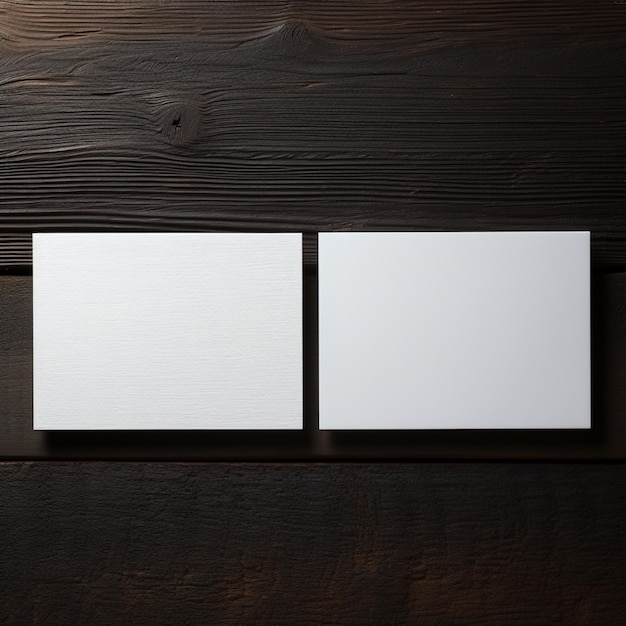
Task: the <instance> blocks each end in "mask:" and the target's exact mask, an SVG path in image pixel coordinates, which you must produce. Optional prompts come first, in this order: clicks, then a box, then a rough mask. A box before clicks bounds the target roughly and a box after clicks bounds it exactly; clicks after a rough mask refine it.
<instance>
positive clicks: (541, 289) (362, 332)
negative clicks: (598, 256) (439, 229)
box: [319, 232, 591, 429]
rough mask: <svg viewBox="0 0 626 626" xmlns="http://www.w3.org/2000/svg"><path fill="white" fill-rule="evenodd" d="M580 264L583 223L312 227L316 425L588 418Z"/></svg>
mask: <svg viewBox="0 0 626 626" xmlns="http://www.w3.org/2000/svg"><path fill="white" fill-rule="evenodd" d="M589 266H590V258H589V233H588V232H488V233H417V232H401V233H322V234H320V235H319V386H320V403H319V422H320V428H322V429H485V428H492V429H504V428H589V427H590V426H591V409H590V395H591V391H590V376H591V373H590V369H591V367H590V295H589V290H590V267H589Z"/></svg>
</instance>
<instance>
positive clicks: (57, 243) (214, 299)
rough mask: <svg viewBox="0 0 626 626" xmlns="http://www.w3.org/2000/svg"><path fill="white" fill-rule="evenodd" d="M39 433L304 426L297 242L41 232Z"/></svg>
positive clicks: (284, 237)
mask: <svg viewBox="0 0 626 626" xmlns="http://www.w3.org/2000/svg"><path fill="white" fill-rule="evenodd" d="M33 291H34V293H33V296H34V394H33V395H34V397H33V401H34V409H33V412H34V420H33V421H34V428H35V429H38V430H41V429H44V430H56V429H81V430H82V429H89V430H91V429H300V428H302V240H301V235H299V234H235V233H227V234H222V233H220V234H209V233H203V234H190V233H176V234H175V233H163V234H130V233H125V234H113V233H106V234H99V233H98V234H96V233H90V234H35V235H33Z"/></svg>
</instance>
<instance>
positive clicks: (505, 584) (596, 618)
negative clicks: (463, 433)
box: [0, 463, 626, 626]
mask: <svg viewBox="0 0 626 626" xmlns="http://www.w3.org/2000/svg"><path fill="white" fill-rule="evenodd" d="M625 484H626V468H624V467H622V466H620V467H616V466H611V465H603V466H595V465H586V466H585V465H533V466H529V465H516V464H512V465H492V464H481V465H459V464H448V465H437V464H434V465H431V464H426V465H395V464H392V465H385V466H378V467H367V466H363V465H341V464H338V465H309V466H291V467H290V469H289V471H288V472H287V471H285V470H284V467H283V466H280V465H245V464H244V465H224V464H215V465H202V464H200V465H185V464H170V465H155V464H142V465H137V464H110V463H108V464H99V463H95V464H87V465H83V466H80V469H79V468H78V467H76V466H75V465H71V464H69V465H67V464H39V463H36V464H30V465H28V464H27V465H25V464H2V465H0V499H1V501H2V502H3V507H2V514H1V515H0V530H1V531H2V532H0V548H1V550H2V560H1V563H0V584H1V585H2V589H3V594H2V601H1V602H0V621H2V623H3V624H7V626H10V625H22V624H36V623H46V624H70V623H71V624H77V625H81V624H89V625H90V626H98V625H100V624H102V625H106V626H109V625H110V624H125V625H126V626H132V625H135V624H136V625H138V626H139V625H141V626H149V625H161V624H189V625H193V624H221V625H225V626H227V625H229V624H233V625H235V624H236V625H237V626H242V625H246V624H285V625H289V626H291V625H292V624H303V625H313V624H315V625H326V624H327V625H329V626H330V625H333V626H334V625H337V624H345V625H349V624H354V625H355V626H356V625H358V626H367V625H372V626H374V625H375V626H380V625H382V624H393V625H398V624H407V625H408V624H424V625H425V626H428V625H435V624H463V625H471V624H475V625H479V624H480V625H482V624H496V625H498V626H500V625H502V624H508V625H511V626H514V625H517V624H519V625H520V626H521V625H523V626H529V625H533V624H556V623H563V624H568V625H572V626H575V625H581V626H582V625H585V626H590V625H593V624H599V625H605V624H620V623H621V622H622V620H623V616H624V614H625V612H626V599H625V597H624V594H623V581H624V578H625V577H626V542H625V541H624V536H625V535H626V505H625V503H624V499H623V497H622V496H623V490H624V486H625Z"/></svg>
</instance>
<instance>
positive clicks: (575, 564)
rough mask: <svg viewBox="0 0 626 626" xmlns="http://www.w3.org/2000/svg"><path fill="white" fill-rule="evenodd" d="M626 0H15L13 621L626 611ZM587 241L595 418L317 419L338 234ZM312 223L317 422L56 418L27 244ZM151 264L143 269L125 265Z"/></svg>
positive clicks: (7, 574) (576, 615) (1, 393)
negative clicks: (270, 425)
mask: <svg viewBox="0 0 626 626" xmlns="http://www.w3.org/2000/svg"><path fill="white" fill-rule="evenodd" d="M625 68H626V3H624V2H622V1H621V0H601V1H598V0H570V1H566V0H561V1H556V0H544V1H542V2H527V1H523V2H522V1H521V0H505V1H504V2H502V1H500V2H495V1H491V0H488V1H486V2H476V1H474V0H468V1H467V2H459V1H453V0H443V1H442V2H432V3H430V4H429V3H422V2H400V1H398V0H390V1H382V0H381V1H379V2H355V1H354V0H352V1H351V2H348V1H346V0H337V1H334V2H307V1H292V2H286V1H284V0H277V1H275V2H269V1H267V0H255V1H251V0H249V1H241V2H231V1H206V2H204V1H199V0H180V1H177V2H175V1H174V0H171V1H169V0H163V1H158V2H156V1H155V2H152V1H148V0H146V1H141V0H137V1H134V0H130V1H127V0H110V1H107V2H99V3H92V2H87V1H85V0H77V1H76V2H72V3H66V2H60V1H58V0H13V1H4V2H0V122H1V123H0V460H1V461H2V462H0V503H1V507H2V508H1V513H0V555H1V557H0V590H1V592H0V623H2V624H13V625H21V624H53V625H57V624H59V625H61V624H63V625H64V624H95V625H100V624H102V625H107V626H108V625H112V624H125V625H128V624H137V625H138V626H143V625H147V624H159V625H160V624H177V625H178V624H233V625H235V624H237V625H242V624H264V623H267V624H285V625H291V624H315V625H321V624H328V625H331V624H355V625H365V624H372V625H378V624H442V625H448V624H477V625H478V624H498V625H500V624H501V625H509V624H511V625H513V624H519V625H527V624H555V623H563V624H568V625H569V624H602V625H611V624H615V625H621V624H624V623H626V594H625V593H624V588H625V586H626V538H625V537H626V501H625V497H626V489H625V487H626V464H624V461H625V460H626V385H625V384H624V382H625V377H626V210H625V209H626V69H625ZM519 229H547V230H577V229H584V230H591V232H592V270H593V272H592V346H593V384H592V391H593V429H592V430H591V431H589V432H582V431H580V432H576V431H565V432H556V431H548V432H537V431H511V432H504V431H489V432H464V431H457V432H447V433H446V432H437V431H430V432H416V433H376V434H371V433H322V432H320V431H318V429H317V372H316V367H317V336H316V287H317V268H316V258H317V243H316V233H317V232H319V231H320V230H519ZM94 230H105V231H283V232H284V231H292V232H304V235H305V237H304V238H305V242H304V245H305V419H306V428H305V430H304V431H303V432H302V433H248V434H246V433H234V432H220V433H193V434H191V435H190V434H189V433H184V432H172V433H139V432H129V433H81V432H70V433H48V434H46V433H41V432H38V433H34V432H33V431H32V426H31V418H32V403H31V392H32V373H31V367H32V354H31V353H32V330H31V322H32V310H31V309H32V280H31V276H30V272H31V245H30V237H31V233H32V232H34V231H46V232H51V231H94ZM129 271H132V268H129Z"/></svg>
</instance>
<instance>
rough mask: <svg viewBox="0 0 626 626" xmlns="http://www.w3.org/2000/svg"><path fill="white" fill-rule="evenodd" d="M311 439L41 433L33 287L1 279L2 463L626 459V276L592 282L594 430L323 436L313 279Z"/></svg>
mask: <svg viewBox="0 0 626 626" xmlns="http://www.w3.org/2000/svg"><path fill="white" fill-rule="evenodd" d="M304 289H305V294H304V295H305V304H304V328H305V344H304V359H305V361H304V363H305V367H304V376H305V378H304V383H305V384H304V411H305V412H304V423H305V429H304V431H302V432H300V431H295V432H288V431H283V432H269V433H268V432H256V431H250V432H241V431H204V432H203V431H198V432H193V433H189V432H185V431H166V432H158V431H147V432H141V431H140V432H137V431H117V432H116V431H112V432H91V433H90V432H80V431H68V432H49V433H46V432H43V431H33V430H32V279H31V277H30V276H3V277H0V408H1V411H2V413H1V415H2V419H1V420H0V459H23V460H31V459H49V460H50V459H131V460H140V459H153V460H156V459H163V460H165V459H172V460H190V459H203V460H211V459H212V460H248V459H252V460H286V461H304V460H314V461H322V460H329V459H335V460H337V459H362V460H363V459H372V460H374V459H429V458H430V459H433V458H436V459H570V460H572V459H575V460H625V459H626V386H625V385H624V380H626V316H625V315H624V311H626V273H623V274H620V273H616V274H608V275H604V274H596V275H594V276H593V278H592V379H593V380H592V398H593V408H592V430H590V431H567V430H566V431H414V432H405V431H401V432H386V431H380V432H359V431H355V432H330V431H324V432H323V431H319V430H318V429H317V420H318V411H317V384H318V381H317V366H318V365H317V319H316V316H317V275H316V272H314V271H313V270H311V269H309V270H308V271H306V272H305V275H304Z"/></svg>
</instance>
